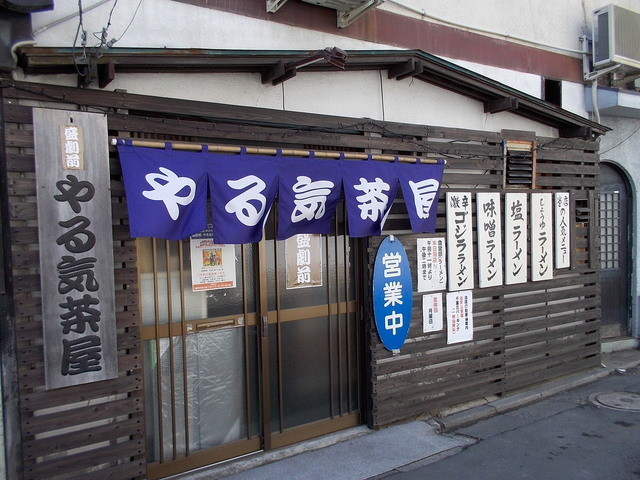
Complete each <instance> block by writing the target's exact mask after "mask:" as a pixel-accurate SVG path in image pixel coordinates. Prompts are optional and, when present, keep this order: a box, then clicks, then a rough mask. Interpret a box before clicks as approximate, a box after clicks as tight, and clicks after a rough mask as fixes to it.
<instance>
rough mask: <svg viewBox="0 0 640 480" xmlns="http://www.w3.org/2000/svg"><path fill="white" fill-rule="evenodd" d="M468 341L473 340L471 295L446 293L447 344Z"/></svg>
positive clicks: (467, 293) (466, 293)
mask: <svg viewBox="0 0 640 480" xmlns="http://www.w3.org/2000/svg"><path fill="white" fill-rule="evenodd" d="M469 340H473V296H472V293H471V291H464V292H451V293H447V344H452V343H460V342H468V341H469Z"/></svg>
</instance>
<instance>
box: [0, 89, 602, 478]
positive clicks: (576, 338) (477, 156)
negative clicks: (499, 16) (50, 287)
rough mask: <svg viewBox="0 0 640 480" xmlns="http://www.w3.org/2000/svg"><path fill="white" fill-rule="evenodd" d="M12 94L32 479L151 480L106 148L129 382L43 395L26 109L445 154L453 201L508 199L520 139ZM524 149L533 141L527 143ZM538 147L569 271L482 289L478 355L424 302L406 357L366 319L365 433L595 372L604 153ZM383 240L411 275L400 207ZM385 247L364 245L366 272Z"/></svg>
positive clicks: (241, 138) (65, 92)
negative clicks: (560, 211)
mask: <svg viewBox="0 0 640 480" xmlns="http://www.w3.org/2000/svg"><path fill="white" fill-rule="evenodd" d="M4 95H5V100H4V105H3V107H4V114H5V122H6V125H5V127H6V131H5V133H6V145H7V152H8V174H9V178H10V185H9V190H10V191H9V194H10V197H11V207H10V211H11V234H12V240H13V243H12V255H13V272H14V282H15V287H16V288H15V309H16V318H15V322H16V325H17V329H18V331H19V339H18V351H19V359H18V361H19V365H20V371H19V376H20V388H21V391H20V404H21V413H22V429H23V431H22V437H23V439H24V442H23V449H24V453H25V455H24V456H25V460H24V464H25V472H26V475H25V478H29V479H45V478H46V479H55V478H65V479H68V478H81V477H82V478H86V476H85V472H86V471H87V470H88V469H89V468H93V467H98V466H99V468H100V469H101V470H100V474H99V478H118V479H120V478H139V477H143V476H144V470H145V445H144V433H143V423H144V420H143V411H144V405H143V403H144V402H143V401H142V396H143V392H142V390H143V386H142V383H143V382H142V358H141V346H140V337H139V322H138V307H137V302H138V286H137V273H136V270H135V268H136V263H135V262H136V250H135V244H134V242H133V241H131V239H130V238H129V233H128V227H127V218H126V199H125V198H124V188H123V185H122V183H121V179H120V169H119V164H118V161H117V158H116V153H115V149H114V148H113V147H112V149H111V155H112V160H111V162H112V163H111V173H112V175H111V176H112V197H113V231H114V240H115V244H114V253H115V260H116V263H117V265H118V268H117V269H116V271H115V278H116V288H117V291H116V302H117V306H118V312H119V313H118V328H119V330H118V341H119V345H120V356H119V366H120V376H119V378H118V379H117V380H114V381H109V382H100V383H99V384H94V385H88V386H85V387H82V388H80V387H79V388H77V389H75V388H69V389H62V390H59V391H54V392H46V391H44V386H43V385H44V379H43V375H42V373H41V369H42V347H41V320H40V317H39V315H40V303H39V297H38V289H39V281H40V279H39V272H38V267H37V265H38V245H37V227H35V225H37V223H36V218H37V209H36V207H35V179H34V174H33V164H34V161H33V150H32V148H33V135H32V132H31V107H32V106H50V107H52V108H69V109H74V108H77V107H78V106H84V107H89V110H90V111H94V110H95V111H104V112H105V114H107V115H108V124H109V130H110V133H111V134H112V135H114V136H131V137H134V138H160V139H166V140H183V141H196V142H202V143H229V144H234V145H260V146H267V147H273V146H276V147H283V148H287V147H298V148H308V149H318V150H322V149H328V148H330V149H337V150H344V151H369V152H372V153H378V152H382V153H395V154H403V155H429V156H438V157H445V158H447V161H448V166H447V170H446V171H445V176H444V179H443V190H444V191H447V190H459V191H469V190H471V191H477V190H480V189H482V190H485V191H488V190H491V191H499V192H501V191H502V190H501V189H502V183H503V182H502V168H503V159H502V147H501V142H502V140H504V139H505V138H514V135H515V137H516V138H518V133H517V132H516V133H514V132H506V133H505V132H502V133H496V132H480V131H474V130H464V129H453V128H442V127H433V126H422V125H410V124H393V123H389V122H376V121H371V120H366V119H357V118H351V119H350V118H344V117H330V116H318V115H313V114H304V113H295V112H273V111H268V110H264V109H254V108H248V107H235V106H229V105H219V104H207V103H203V102H190V101H185V100H176V99H158V98H153V97H145V96H137V95H130V94H125V93H121V92H103V91H90V90H79V89H72V88H64V87H53V86H45V85H33V84H16V86H15V88H5V90H4ZM522 136H524V139H530V138H534V137H535V136H534V135H532V134H531V133H530V132H524V133H522ZM536 141H537V148H538V150H537V158H538V170H537V185H538V189H545V190H548V191H554V190H562V191H570V192H571V201H572V206H573V212H572V217H571V218H572V220H573V221H572V224H574V229H573V236H572V239H571V241H572V246H573V247H574V248H573V249H572V250H573V252H572V255H573V257H572V267H571V269H565V270H562V271H559V272H556V275H555V278H554V279H553V280H550V281H547V282H536V283H526V284H521V285H512V286H502V287H495V288H490V289H482V290H480V289H476V290H475V291H474V299H475V301H474V322H475V332H474V340H473V341H472V342H466V343H462V344H456V345H450V346H448V345H447V344H446V338H445V335H444V333H443V332H437V333H432V334H429V335H424V334H422V331H421V323H422V322H421V295H420V294H417V293H416V294H415V295H414V306H415V308H414V318H413V323H412V327H411V330H410V334H409V340H408V342H407V343H406V344H405V345H404V346H403V348H402V350H401V354H400V355H397V356H392V355H391V353H390V352H388V351H386V350H385V349H384V348H383V347H382V345H380V343H379V339H378V336H377V333H376V332H375V330H374V328H373V325H374V323H373V319H372V318H371V316H370V315H369V314H368V313H367V315H366V318H365V323H366V328H367V329H368V332H369V336H368V340H369V346H370V349H369V353H370V355H369V356H368V358H369V360H370V361H369V371H370V377H369V381H370V383H369V385H370V388H369V393H370V400H371V401H372V411H371V412H370V413H371V415H370V421H369V423H370V425H371V426H374V427H378V426H383V425H386V424H389V423H392V422H395V421H399V420H403V419H406V418H410V417H413V416H416V415H420V414H425V413H432V414H433V413H437V412H438V410H439V409H442V408H444V407H448V406H452V405H455V404H457V403H461V402H466V401H469V400H474V399H478V398H480V397H483V396H488V395H501V394H504V393H507V392H510V391H513V390H515V389H517V388H520V387H523V386H526V385H530V384H532V383H535V382H539V381H544V380H547V379H550V378H554V377H557V376H559V375H563V374H566V373H570V372H573V371H577V370H580V369H584V368H587V367H590V366H592V365H596V364H598V363H599V306H600V292H599V288H600V284H599V272H598V264H597V261H596V259H597V235H596V230H595V228H594V215H595V213H596V211H595V205H596V204H595V198H596V197H595V195H594V193H595V188H596V186H597V181H598V180H597V162H598V157H597V153H596V152H597V143H596V142H591V141H584V140H568V139H558V138H537V139H536ZM442 198H443V196H441V199H442ZM444 207H445V206H444V201H443V200H441V201H440V204H439V205H438V222H437V231H438V233H440V234H443V233H444V231H445V221H444V214H445V208H444ZM387 229H388V230H387V231H386V232H385V234H386V233H394V234H396V235H398V236H399V238H400V239H401V240H402V241H403V243H404V245H405V248H406V249H407V252H408V253H409V258H410V261H412V262H414V263H415V261H416V258H415V242H416V238H417V237H418V235H415V234H412V233H411V232H410V230H409V226H408V220H407V218H406V214H405V213H404V208H403V206H402V200H401V199H400V200H398V201H397V202H396V205H395V206H394V208H393V210H392V213H391V215H390V216H389V220H388V222H387ZM381 239H382V237H378V238H371V239H368V240H367V241H366V243H367V245H368V256H369V262H370V263H369V264H370V265H371V264H372V259H373V256H374V255H375V251H376V248H377V246H378V244H379V242H380V241H381ZM414 280H415V279H414ZM369 281H370V280H369ZM364 282H365V283H366V282H367V279H364ZM367 311H368V309H366V308H365V312H367ZM89 418H90V419H91V420H98V421H103V422H102V423H101V424H100V425H98V426H96V427H92V429H91V430H89V429H86V428H82V424H83V423H84V422H86V421H87V419H89ZM62 426H65V427H71V428H70V429H69V430H70V431H67V430H65V431H61V430H59V429H60V428H61V427H62ZM51 435H52V436H53V437H50V436H51ZM47 437H49V440H47ZM51 438H53V439H55V441H53V440H51ZM98 440H99V441H100V442H103V443H99V444H98V443H97V441H98ZM90 443H91V444H95V445H96V446H97V448H96V449H95V450H94V451H92V452H87V453H81V452H78V453H75V451H74V450H73V449H74V448H76V447H79V446H83V445H87V444H90Z"/></svg>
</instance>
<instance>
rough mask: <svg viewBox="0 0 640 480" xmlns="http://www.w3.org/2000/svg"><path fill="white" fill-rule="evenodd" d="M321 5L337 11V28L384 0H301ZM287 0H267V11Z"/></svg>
mask: <svg viewBox="0 0 640 480" xmlns="http://www.w3.org/2000/svg"><path fill="white" fill-rule="evenodd" d="M302 1H303V2H305V3H312V4H313V5H319V6H321V7H326V8H331V9H333V10H336V11H337V15H338V19H337V24H338V27H339V28H345V27H348V26H349V25H351V24H352V23H353V22H355V21H356V20H357V19H358V18H360V17H361V16H362V15H364V14H365V13H366V12H367V11H369V10H370V9H372V8H376V7H377V6H379V5H381V4H382V3H384V0H302ZM285 3H287V0H267V12H268V13H275V12H277V11H278V9H279V8H280V7H282V6H283V5H284V4H285Z"/></svg>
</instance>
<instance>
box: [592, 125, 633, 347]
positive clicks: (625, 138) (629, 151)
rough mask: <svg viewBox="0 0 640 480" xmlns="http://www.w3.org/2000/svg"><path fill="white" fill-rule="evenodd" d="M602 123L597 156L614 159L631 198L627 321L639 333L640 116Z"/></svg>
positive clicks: (609, 159)
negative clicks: (604, 127) (606, 129)
mask: <svg viewBox="0 0 640 480" xmlns="http://www.w3.org/2000/svg"><path fill="white" fill-rule="evenodd" d="M602 123H603V124H604V125H607V126H608V127H610V128H612V130H611V132H608V133H607V134H606V135H605V136H604V137H603V138H602V140H601V141H600V152H601V153H600V155H601V156H600V160H601V161H606V162H611V163H614V164H615V165H617V166H619V167H620V168H621V169H622V170H623V172H624V173H625V174H626V177H627V180H628V181H629V189H630V191H629V194H630V197H631V199H632V202H633V203H632V205H630V207H631V228H632V231H631V232H632V233H631V239H630V242H629V243H630V245H631V246H632V249H631V268H632V277H631V307H632V312H631V314H632V318H631V322H630V327H631V335H632V336H634V337H638V336H640V321H639V316H640V315H639V314H638V308H639V305H638V297H639V295H640V290H639V286H638V282H639V280H638V272H640V258H639V257H640V255H638V252H640V244H639V240H638V237H639V236H640V230H639V228H638V212H640V198H639V197H640V196H639V195H638V181H639V180H640V179H639V177H638V174H637V172H640V155H638V152H639V151H640V119H634V118H622V117H603V118H602Z"/></svg>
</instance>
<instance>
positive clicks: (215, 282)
mask: <svg viewBox="0 0 640 480" xmlns="http://www.w3.org/2000/svg"><path fill="white" fill-rule="evenodd" d="M235 248H236V247H235V245H231V244H216V243H213V228H212V227H211V226H209V227H208V228H207V229H205V230H203V231H202V232H199V233H196V234H195V235H192V236H191V237H190V240H189V252H190V257H191V288H192V290H193V291H194V292H198V291H202V290H219V289H222V288H234V287H235V286H236V250H235Z"/></svg>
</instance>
